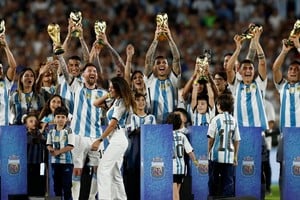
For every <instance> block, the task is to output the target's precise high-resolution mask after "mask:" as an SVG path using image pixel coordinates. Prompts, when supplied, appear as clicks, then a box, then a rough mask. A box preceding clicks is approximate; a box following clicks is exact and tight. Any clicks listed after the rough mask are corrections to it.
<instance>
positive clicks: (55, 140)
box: [46, 107, 75, 200]
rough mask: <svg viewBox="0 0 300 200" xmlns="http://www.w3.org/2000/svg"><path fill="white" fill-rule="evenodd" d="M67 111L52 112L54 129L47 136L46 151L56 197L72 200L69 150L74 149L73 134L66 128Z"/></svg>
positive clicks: (58, 109)
mask: <svg viewBox="0 0 300 200" xmlns="http://www.w3.org/2000/svg"><path fill="white" fill-rule="evenodd" d="M68 115H69V112H68V109H67V108H65V107H58V108H56V109H55V111H54V123H55V128H53V129H51V130H50V131H49V133H48V136H47V143H46V144H47V149H48V150H49V152H50V154H51V167H52V174H53V181H54V192H55V195H56V196H62V195H63V196H64V199H65V200H71V199H72V192H71V188H72V173H73V160H72V154H71V150H72V149H73V148H74V142H75V138H74V134H73V132H72V129H71V128H69V127H67V126H66V124H67V122H68Z"/></svg>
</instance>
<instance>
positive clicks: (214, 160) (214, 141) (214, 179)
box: [207, 94, 240, 197]
mask: <svg viewBox="0 0 300 200" xmlns="http://www.w3.org/2000/svg"><path fill="white" fill-rule="evenodd" d="M233 105H234V102H233V97H232V96H231V95H229V94H222V95H220V96H219V97H218V98H217V101H216V107H217V109H218V113H219V114H218V115H217V116H215V117H214V118H213V119H212V120H211V123H210V124H209V127H208V132H207V137H208V156H209V164H208V174H209V180H208V188H209V196H210V197H214V196H221V197H233V196H234V195H235V194H234V166H236V165H237V156H238V150H239V141H240V133H239V130H238V126H237V123H236V120H235V119H234V117H233V116H232V115H231V114H230V113H231V112H232V110H233ZM219 176H221V180H222V183H221V193H219V192H218V188H217V187H216V184H217V183H218V181H219Z"/></svg>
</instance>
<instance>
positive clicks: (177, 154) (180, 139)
mask: <svg viewBox="0 0 300 200" xmlns="http://www.w3.org/2000/svg"><path fill="white" fill-rule="evenodd" d="M166 122H167V124H172V125H173V138H174V139H173V200H179V199H180V198H179V197H180V196H179V192H180V187H181V184H182V182H183V178H184V176H185V161H184V151H185V152H186V153H187V154H188V155H189V157H190V159H191V160H192V161H193V163H194V164H195V166H196V167H198V161H197V160H196V156H195V154H194V150H193V147H192V146H191V144H190V142H189V141H188V139H187V137H186V136H185V134H184V133H183V132H181V131H180V129H181V128H182V127H183V126H184V124H183V123H182V121H181V116H180V114H178V113H175V112H173V113H170V114H169V115H168V117H167V120H166Z"/></svg>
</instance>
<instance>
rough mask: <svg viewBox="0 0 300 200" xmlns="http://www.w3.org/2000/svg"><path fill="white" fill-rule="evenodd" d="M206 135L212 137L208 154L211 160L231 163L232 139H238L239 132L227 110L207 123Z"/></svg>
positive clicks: (232, 155)
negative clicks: (212, 141) (212, 140)
mask: <svg viewBox="0 0 300 200" xmlns="http://www.w3.org/2000/svg"><path fill="white" fill-rule="evenodd" d="M207 136H208V137H210V138H214V143H213V146H212V149H211V152H210V155H209V159H210V160H211V161H215V162H219V163H230V164H233V160H234V145H233V143H234V141H239V140H240V139H241V138H240V133H239V130H238V126H237V123H236V121H235V119H234V117H233V116H232V115H230V114H229V113H228V112H224V113H222V114H218V115H217V116H216V117H214V118H213V119H212V120H211V123H210V124H209V127H208V131H207Z"/></svg>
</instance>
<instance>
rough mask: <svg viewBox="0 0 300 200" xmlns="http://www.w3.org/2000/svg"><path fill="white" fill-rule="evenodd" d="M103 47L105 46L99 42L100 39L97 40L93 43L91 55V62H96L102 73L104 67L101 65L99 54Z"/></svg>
mask: <svg viewBox="0 0 300 200" xmlns="http://www.w3.org/2000/svg"><path fill="white" fill-rule="evenodd" d="M102 48H103V46H102V45H100V44H99V43H98V40H96V41H95V42H94V44H93V47H92V49H91V52H90V55H89V62H91V63H94V64H95V66H97V68H98V69H97V70H98V71H99V72H100V74H101V75H102V74H103V67H102V65H101V62H100V58H99V55H100V52H101V50H102Z"/></svg>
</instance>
